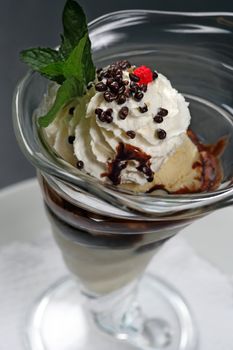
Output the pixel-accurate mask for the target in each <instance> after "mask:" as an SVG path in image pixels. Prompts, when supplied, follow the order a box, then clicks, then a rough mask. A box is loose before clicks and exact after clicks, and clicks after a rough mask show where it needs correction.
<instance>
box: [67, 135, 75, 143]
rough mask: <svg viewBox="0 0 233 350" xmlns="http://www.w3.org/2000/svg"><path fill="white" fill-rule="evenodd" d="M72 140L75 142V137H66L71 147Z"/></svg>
mask: <svg viewBox="0 0 233 350" xmlns="http://www.w3.org/2000/svg"><path fill="white" fill-rule="evenodd" d="M74 140H75V136H69V137H68V142H69V143H70V144H71V145H73V143H74Z"/></svg>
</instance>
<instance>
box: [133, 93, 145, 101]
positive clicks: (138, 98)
mask: <svg viewBox="0 0 233 350" xmlns="http://www.w3.org/2000/svg"><path fill="white" fill-rule="evenodd" d="M143 96H144V94H143V93H142V92H141V91H138V92H136V93H135V95H134V99H135V101H138V102H139V101H141V100H142V99H143Z"/></svg>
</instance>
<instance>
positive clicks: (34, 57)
mask: <svg viewBox="0 0 233 350" xmlns="http://www.w3.org/2000/svg"><path fill="white" fill-rule="evenodd" d="M20 59H21V60H22V61H23V62H24V63H27V64H28V65H29V66H30V67H31V68H32V69H33V70H36V71H40V69H41V68H43V67H45V66H47V65H48V64H51V63H55V62H58V61H59V60H60V55H59V52H58V51H56V50H53V49H49V48H45V49H43V48H40V47H38V48H35V49H28V50H24V51H21V52H20Z"/></svg>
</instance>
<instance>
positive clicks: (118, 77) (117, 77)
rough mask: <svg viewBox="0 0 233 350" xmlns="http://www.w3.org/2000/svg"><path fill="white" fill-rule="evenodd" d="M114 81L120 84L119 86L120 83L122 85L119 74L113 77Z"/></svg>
mask: <svg viewBox="0 0 233 350" xmlns="http://www.w3.org/2000/svg"><path fill="white" fill-rule="evenodd" d="M115 80H116V81H117V82H118V83H120V84H121V83H122V76H121V75H119V74H118V75H116V76H115Z"/></svg>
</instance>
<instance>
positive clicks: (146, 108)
mask: <svg viewBox="0 0 233 350" xmlns="http://www.w3.org/2000/svg"><path fill="white" fill-rule="evenodd" d="M138 109H139V111H140V112H141V113H146V112H147V111H148V107H147V105H146V104H144V106H143V107H138Z"/></svg>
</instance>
